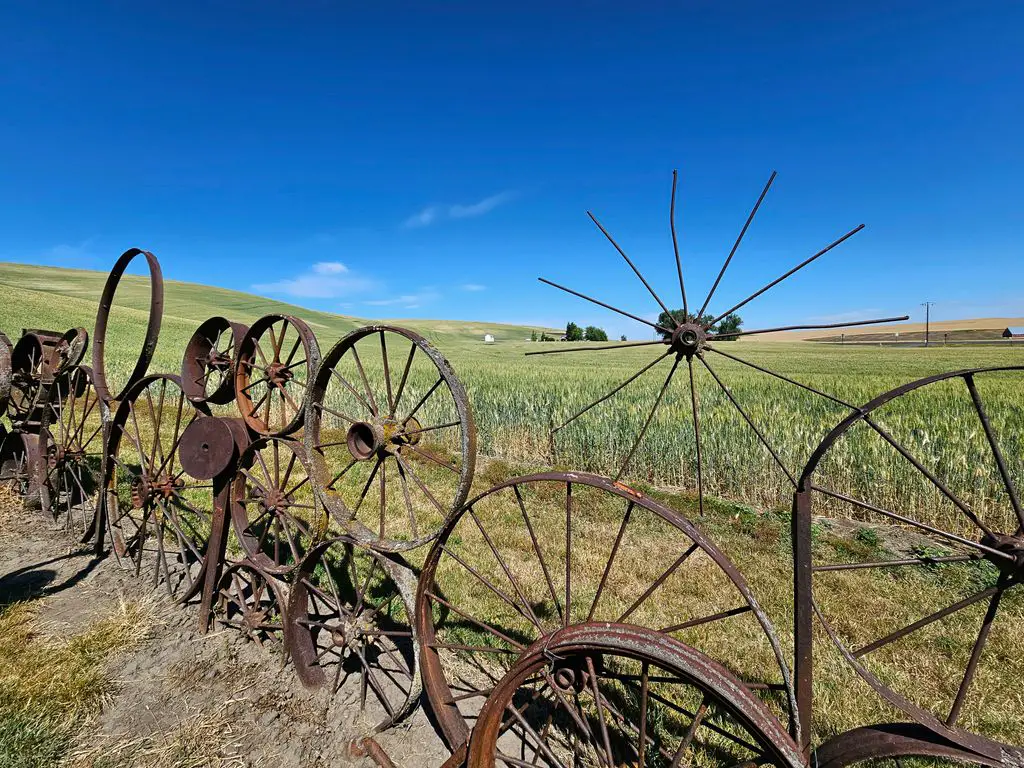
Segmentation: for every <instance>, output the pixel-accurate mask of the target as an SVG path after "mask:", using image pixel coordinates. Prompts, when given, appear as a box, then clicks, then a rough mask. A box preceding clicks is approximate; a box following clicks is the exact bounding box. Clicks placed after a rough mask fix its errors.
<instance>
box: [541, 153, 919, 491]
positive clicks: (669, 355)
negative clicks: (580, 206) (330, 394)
mask: <svg viewBox="0 0 1024 768" xmlns="http://www.w3.org/2000/svg"><path fill="white" fill-rule="evenodd" d="M774 180H775V173H774V172H773V173H772V174H771V177H770V178H769V179H768V183H767V184H765V187H764V190H763V191H762V192H761V195H760V197H759V198H758V199H757V202H756V203H755V204H754V207H753V209H752V210H751V212H750V215H749V216H748V217H747V219H746V222H745V223H744V225H743V228H742V229H741V230H740V233H739V235H738V236H737V238H736V240H735V242H734V244H733V246H732V249H731V250H730V251H729V255H728V256H727V257H726V258H725V262H724V263H723V264H722V268H721V270H720V271H719V273H718V276H717V277H716V279H715V282H714V284H713V285H712V286H711V290H710V291H709V292H708V294H707V296H706V297H705V298H704V300H703V302H702V303H701V305H700V307H699V309H698V308H697V305H696V304H690V302H689V300H688V297H687V293H686V287H685V284H684V280H683V267H682V260H681V258H680V254H679V246H678V241H677V237H676V227H675V200H676V182H677V174H676V173H675V172H673V174H672V196H671V201H670V203H669V228H670V230H671V234H672V246H673V252H674V256H675V267H676V270H675V271H676V272H677V274H678V277H679V293H680V298H681V301H682V305H683V306H682V316H681V317H677V316H676V315H675V314H673V312H672V310H670V308H669V306H668V305H667V304H666V303H665V302H664V301H662V299H661V297H660V296H659V295H658V294H657V293H656V292H655V290H654V289H653V288H652V287H651V285H650V283H649V282H648V281H647V279H646V278H644V276H643V275H642V274H641V272H640V270H639V269H638V268H637V266H636V265H635V264H634V263H633V261H632V260H631V259H630V258H629V256H627V255H626V252H625V251H624V250H623V249H622V248H621V247H620V246H619V244H618V243H617V242H616V241H615V240H614V239H613V238H612V236H611V235H610V234H609V233H608V231H607V230H606V229H605V228H604V227H603V226H602V225H601V223H600V222H599V221H598V220H597V218H596V217H595V216H594V215H593V214H592V213H590V212H589V211H588V212H587V215H588V216H589V217H590V218H591V220H592V221H593V222H594V224H595V225H596V226H597V228H598V229H599V230H600V231H601V233H602V234H603V235H604V236H605V238H607V240H608V241H609V242H610V243H611V245H612V246H613V247H614V248H615V250H616V251H618V253H619V255H620V256H622V258H623V259H624V260H625V262H626V264H628V265H629V267H630V269H631V270H632V271H633V273H634V274H635V275H636V276H637V278H639V280H640V282H641V283H643V286H644V288H645V289H646V290H647V292H648V293H649V294H650V295H651V297H652V298H653V299H654V302H655V307H654V308H653V309H654V311H659V310H660V312H661V313H663V314H662V315H661V317H668V318H669V320H659V321H658V322H652V321H650V320H647V319H644V318H643V317H641V316H639V315H637V314H634V313H631V312H627V311H626V310H623V309H619V308H618V307H614V306H612V305H610V304H607V303H605V302H603V301H599V300H598V299H595V298H592V297H590V296H587V295H586V294H583V293H580V292H579V291H575V290H572V289H570V288H567V287H565V286H563V285H559V284H558V283H555V282H552V281H551V280H547V279H545V278H539V279H540V281H541V282H543V283H546V284H547V285H550V286H553V287H555V288H558V289H559V290H562V291H565V292H566V293H570V294H572V295H573V296H577V297H579V298H581V299H584V300H586V301H589V302H591V303H593V304H596V305H598V306H601V307H603V308H605V309H608V310H610V311H612V312H615V313H617V314H619V315H621V316H623V317H627V318H630V319H632V320H635V321H636V322H638V323H641V324H643V325H646V326H648V327H649V328H651V329H652V330H653V331H654V332H655V333H656V334H658V335H659V336H660V337H661V338H659V339H657V340H655V341H639V342H625V343H618V344H608V345H604V346H597V347H594V346H582V345H579V346H577V345H575V344H560V345H557V348H551V349H545V350H542V351H538V352H527V353H526V354H527V355H550V354H563V353H575V352H594V353H599V354H602V355H604V354H607V353H611V354H615V351H616V350H623V349H632V348H643V347H654V348H656V349H657V356H656V357H654V359H653V360H651V361H650V362H648V363H647V364H646V365H643V366H642V367H640V368H639V370H637V371H636V373H634V374H632V375H631V376H629V377H628V378H626V379H625V380H624V381H623V382H622V383H621V384H619V385H618V386H616V387H615V388H613V389H612V390H611V391H610V392H608V393H607V394H605V395H603V396H602V397H600V398H598V399H597V400H595V401H594V402H592V403H590V404H589V405H587V406H586V407H585V408H583V409H581V410H579V411H578V412H576V413H575V414H573V415H572V416H570V417H569V418H568V419H566V420H565V421H564V422H563V423H561V424H560V425H558V426H556V427H555V428H554V429H553V431H552V435H553V436H554V435H556V434H557V433H558V432H559V431H560V430H562V429H564V428H565V427H567V426H568V425H570V424H571V423H573V422H574V421H576V420H577V419H578V418H580V417H581V416H583V415H584V414H586V413H587V412H589V411H590V410H591V409H592V408H594V407H595V406H597V405H599V404H601V403H603V402H605V401H606V400H608V399H610V398H612V397H614V396H615V395H616V394H618V393H619V392H620V391H622V390H623V389H625V388H626V387H627V386H629V385H630V384H631V383H633V382H634V381H636V380H637V379H639V378H641V377H642V376H644V375H645V374H646V373H648V372H649V371H652V370H654V369H655V368H657V367H658V366H659V365H660V364H661V363H663V362H664V361H666V360H671V365H670V368H669V371H668V374H667V376H665V379H664V382H663V383H662V385H661V387H660V389H659V390H658V394H657V395H656V396H655V398H654V402H653V404H652V405H651V408H650V411H649V412H648V414H647V416H646V418H645V419H644V421H643V424H642V425H641V426H640V428H639V429H638V430H637V433H636V436H635V439H633V441H632V443H631V445H630V447H629V448H628V449H627V450H626V451H625V452H624V453H623V454H622V457H621V459H617V460H616V463H617V464H618V469H617V471H616V474H615V479H616V480H618V479H620V478H622V477H624V476H625V475H626V473H627V470H628V469H629V467H630V465H631V464H632V462H633V461H634V458H635V457H636V454H637V450H638V448H639V447H640V445H641V444H642V442H643V440H644V437H645V435H646V434H647V431H648V429H649V428H650V426H651V423H652V422H653V420H654V418H655V415H656V414H657V411H658V408H659V407H660V405H661V404H662V402H663V401H664V398H665V395H666V393H667V392H668V391H669V388H670V385H671V384H672V381H673V379H674V378H675V376H676V374H677V373H681V371H680V369H681V368H683V369H685V371H684V372H683V373H684V375H685V376H686V377H687V378H688V379H689V382H688V392H687V393H686V395H687V396H688V399H689V400H690V402H691V413H692V429H693V435H694V442H695V446H696V451H695V458H696V485H697V491H698V505H699V508H700V509H701V510H703V497H704V457H703V446H702V441H701V416H700V412H701V405H700V389H701V387H702V386H704V385H703V384H699V382H700V381H702V380H703V381H704V382H710V381H713V382H714V384H710V383H707V384H706V386H707V387H708V389H709V390H710V391H711V392H714V391H715V390H716V388H717V390H720V391H721V393H722V395H724V396H725V397H726V398H727V399H728V401H729V403H730V404H731V406H732V408H734V409H735V410H736V412H737V413H738V414H739V416H740V417H742V418H743V420H744V421H745V422H746V424H747V425H748V426H749V427H750V428H751V430H752V431H753V433H754V435H755V436H756V437H757V439H758V441H759V442H760V443H761V444H762V445H763V446H764V448H765V449H766V450H767V452H768V453H769V454H770V455H771V458H772V460H773V461H774V462H775V463H776V464H777V465H778V466H779V468H780V469H781V471H782V472H783V473H784V474H785V475H786V477H787V479H788V480H789V481H790V483H791V484H793V485H794V486H795V483H796V479H795V475H794V471H792V470H790V469H789V468H787V466H786V465H785V464H784V463H783V461H782V458H781V457H780V456H779V453H778V451H777V450H776V449H775V448H774V447H773V446H772V445H771V444H770V443H769V442H768V440H767V439H766V437H765V435H764V433H763V432H762V430H761V429H759V428H758V426H757V425H756V424H755V423H754V420H753V419H752V418H751V416H750V415H749V414H748V412H747V410H746V409H744V407H743V405H742V404H741V403H740V402H739V400H738V399H737V398H736V397H735V396H734V395H733V393H732V392H731V390H730V389H729V388H728V386H727V382H726V381H725V380H724V379H723V378H722V376H721V375H720V372H719V371H718V370H717V363H716V364H715V366H712V364H711V362H710V360H712V359H714V356H715V355H718V356H720V357H722V358H725V359H728V360H731V361H733V362H735V363H738V364H740V365H744V366H747V367H749V368H752V369H754V370H757V371H759V372H761V373H763V374H765V375H767V376H772V377H774V378H777V379H780V380H782V381H786V382H788V383H790V384H792V385H794V386H797V387H800V388H801V389H803V390H805V391H808V392H811V393H813V394H815V395H818V396H820V397H823V398H825V399H827V400H830V401H834V402H835V401H836V398H833V397H831V396H830V395H827V394H825V393H823V392H820V391H818V390H816V389H814V388H813V387H809V386H807V385H805V384H801V383H800V382H797V381H795V380H793V379H791V378H788V377H787V376H784V375H782V374H780V373H777V372H775V371H772V370H770V369H768V368H765V367H763V366H760V365H758V364H756V363H753V362H750V361H748V360H745V359H743V358H741V357H739V356H737V355H734V354H732V353H731V352H729V351H727V348H728V346H729V345H728V344H715V342H716V341H719V340H729V339H736V338H740V337H746V336H756V335H758V334H763V333H773V332H776V331H789V330H809V329H820V328H845V327H849V326H860V325H870V324H874V323H885V322H892V321H898V320H906V319H908V318H907V317H906V316H902V317H888V318H879V319H876V320H858V321H855V322H846V323H826V324H814V325H787V326H778V327H773V328H758V329H754V330H749V331H728V332H718V331H716V327H717V325H718V323H719V322H720V321H722V320H723V319H725V318H727V317H729V316H730V315H733V314H734V313H735V312H736V311H737V310H739V309H741V308H743V307H745V306H746V305H747V304H748V303H750V302H751V301H753V300H754V299H756V298H757V297H759V296H761V295H762V294H763V293H765V292H766V291H768V290H770V289H771V288H773V287H774V286H776V285H778V284H779V283H781V282H782V281H784V280H786V279H787V278H789V277H790V276H792V275H794V274H795V273H797V272H799V271H800V270H801V269H803V268H804V267H806V266H808V265H809V264H811V263H812V262H814V261H815V260H817V259H818V258H820V257H821V256H823V255H825V254H826V253H828V252H829V251H831V250H832V249H833V248H835V247H836V246H838V245H839V244H841V243H843V242H845V241H846V240H848V239H849V238H851V237H853V235H855V234H856V233H858V232H859V231H860V230H861V229H863V228H864V225H863V224H861V225H860V226H857V227H855V228H854V229H852V230H850V231H849V232H847V233H846V234H845V235H843V236H842V237H840V238H839V239H837V240H835V241H834V242H832V243H830V244H829V245H827V246H825V247H824V248H822V249H821V250H819V251H818V252H817V253H815V254H813V255H812V256H810V257H808V258H807V259H804V260H803V261H802V262H800V263H799V264H797V265H796V266H795V267H793V268H792V269H790V270H789V271H787V272H785V273H784V274H783V275H781V276H780V277H778V278H776V279H775V280H772V281H771V282H770V283H768V284H767V285H765V286H764V287H762V288H760V289H759V290H757V291H755V292H754V293H752V294H750V295H749V296H748V297H747V298H745V299H743V300H742V301H740V302H738V303H736V304H734V305H733V306H731V307H729V308H728V309H726V310H724V311H716V312H708V308H709V306H710V305H711V300H712V299H713V298H714V295H715V292H716V291H717V289H718V287H719V284H720V283H721V281H722V278H723V277H724V275H725V272H726V270H727V269H728V267H729V264H730V263H731V262H732V259H733V257H734V256H735V255H736V252H737V250H738V249H739V247H740V244H741V243H742V241H743V237H744V235H746V232H747V229H748V228H749V227H750V224H751V222H752V221H753V219H754V216H755V214H756V213H757V210H758V208H760V206H761V203H762V201H763V200H764V198H765V196H766V195H767V194H768V190H769V188H770V187H771V185H772V182H774ZM698 366H699V368H698ZM701 368H702V369H703V370H704V371H706V373H707V374H708V376H709V377H710V378H705V377H703V376H698V375H695V370H699V369H701ZM840 404H842V405H845V404H843V403H841V402H840Z"/></svg>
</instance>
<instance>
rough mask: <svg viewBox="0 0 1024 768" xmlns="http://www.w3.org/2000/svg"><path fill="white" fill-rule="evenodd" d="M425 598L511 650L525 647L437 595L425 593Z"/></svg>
mask: <svg viewBox="0 0 1024 768" xmlns="http://www.w3.org/2000/svg"><path fill="white" fill-rule="evenodd" d="M427 597H429V598H430V599H431V600H434V601H436V602H438V603H440V604H441V605H443V606H444V607H445V608H448V609H449V610H451V611H454V612H455V613H457V614H458V615H459V616H461V617H462V618H464V619H465V620H466V621H468V622H470V623H471V624H474V625H475V626H477V627H479V628H480V629H482V630H484V631H485V632H489V633H490V634H492V635H494V636H495V637H496V638H498V639H499V640H502V641H504V642H506V643H508V644H509V645H511V646H512V647H513V648H516V649H518V650H522V649H524V648H525V647H526V646H525V645H523V644H522V643H520V642H518V641H516V640H513V639H512V638H511V637H509V636H508V635H506V634H505V633H503V632H501V631H499V630H497V629H495V628H494V627H492V626H490V625H489V624H484V623H483V622H482V621H480V620H479V619H476V618H474V617H472V616H470V615H469V614H468V613H466V612H465V611H463V610H460V609H459V608H456V607H455V606H454V605H452V604H451V603H449V602H448V601H447V600H445V599H444V598H443V597H440V596H438V595H435V594H434V593H433V592H427ZM436 647H442V646H440V645H438V646H436Z"/></svg>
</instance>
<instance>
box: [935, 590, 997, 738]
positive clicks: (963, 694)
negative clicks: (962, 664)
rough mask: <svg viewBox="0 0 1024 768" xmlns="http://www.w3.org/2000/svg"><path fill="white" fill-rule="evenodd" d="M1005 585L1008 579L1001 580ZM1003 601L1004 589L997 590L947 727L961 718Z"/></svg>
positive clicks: (947, 721)
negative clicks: (979, 662) (993, 623)
mask: <svg viewBox="0 0 1024 768" xmlns="http://www.w3.org/2000/svg"><path fill="white" fill-rule="evenodd" d="M1001 581H1002V582H1003V583H1004V584H1005V582H1006V579H1001ZM1002 599H1003V589H1002V588H1001V586H1000V588H997V591H996V593H995V594H994V595H992V599H991V600H990V601H989V604H988V610H987V611H985V618H984V619H983V620H982V622H981V631H979V632H978V639H977V640H976V641H975V642H974V648H972V649H971V658H970V660H969V661H968V662H967V669H965V670H964V677H963V680H961V681H960V687H959V688H958V689H957V692H956V698H955V699H953V706H952V707H951V708H950V710H949V716H948V717H947V718H946V725H953V724H954V723H956V721H957V719H958V718H959V717H960V712H961V710H962V709H963V706H964V702H965V701H966V700H967V692H968V691H969V690H970V689H971V683H972V682H973V681H974V674H975V672H976V671H977V669H978V661H979V660H980V659H981V652H982V651H983V650H984V649H985V643H986V641H987V640H988V635H989V632H990V631H991V630H992V622H993V621H994V620H995V618H996V614H997V613H998V612H999V601H1000V600H1002Z"/></svg>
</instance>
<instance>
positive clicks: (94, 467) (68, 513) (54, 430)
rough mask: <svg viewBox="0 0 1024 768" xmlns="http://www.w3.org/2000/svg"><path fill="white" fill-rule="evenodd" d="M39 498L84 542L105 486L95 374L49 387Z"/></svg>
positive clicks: (72, 374)
mask: <svg viewBox="0 0 1024 768" xmlns="http://www.w3.org/2000/svg"><path fill="white" fill-rule="evenodd" d="M41 434H43V435H46V436H47V439H46V449H45V451H43V452H41V453H42V456H41V470H42V471H41V476H42V483H41V484H40V488H39V490H40V494H41V499H42V506H43V511H45V512H49V513H50V514H52V515H53V516H54V518H55V519H58V520H62V521H63V523H64V526H65V527H66V528H67V530H68V532H69V533H71V534H72V535H73V536H75V537H76V538H78V539H80V540H81V539H82V538H84V537H85V536H86V535H87V534H88V532H89V531H90V530H92V526H93V523H94V521H95V517H96V502H97V499H98V498H99V490H100V485H101V481H102V466H101V465H102V462H103V437H104V435H103V419H102V413H101V407H100V401H99V395H98V394H97V393H96V388H95V387H94V386H93V379H92V369H91V368H89V367H87V366H80V367H76V368H72V369H71V370H69V371H67V372H65V373H63V374H61V375H59V376H58V377H57V378H56V380H55V381H54V382H53V385H52V386H51V387H50V391H49V397H48V399H47V403H46V407H45V408H44V409H43V416H42V425H41Z"/></svg>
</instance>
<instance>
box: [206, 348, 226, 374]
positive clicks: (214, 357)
mask: <svg viewBox="0 0 1024 768" xmlns="http://www.w3.org/2000/svg"><path fill="white" fill-rule="evenodd" d="M206 367H207V368H212V369H213V370H215V371H218V372H221V373H223V372H224V371H226V370H228V369H229V368H230V367H231V358H230V357H228V356H227V355H225V354H224V353H223V352H219V351H218V350H216V349H211V350H210V352H209V353H208V354H207V355H206Z"/></svg>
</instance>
